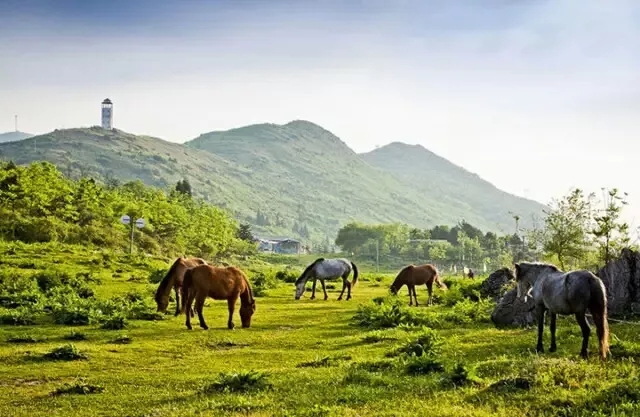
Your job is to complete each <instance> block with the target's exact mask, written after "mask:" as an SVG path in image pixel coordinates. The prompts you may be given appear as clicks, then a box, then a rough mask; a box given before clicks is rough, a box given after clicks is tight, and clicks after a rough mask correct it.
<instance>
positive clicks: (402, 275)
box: [392, 264, 415, 285]
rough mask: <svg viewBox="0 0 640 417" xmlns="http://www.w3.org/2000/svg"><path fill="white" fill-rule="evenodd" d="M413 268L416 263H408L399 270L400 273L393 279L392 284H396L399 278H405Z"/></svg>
mask: <svg viewBox="0 0 640 417" xmlns="http://www.w3.org/2000/svg"><path fill="white" fill-rule="evenodd" d="M413 268H415V265H414V264H411V265H407V266H405V267H404V268H402V269H401V270H400V272H398V275H396V278H395V279H394V280H393V283H392V285H393V284H395V283H396V282H397V281H398V280H399V279H401V278H403V277H404V276H405V275H406V274H407V273H408V272H409V270H410V269H413Z"/></svg>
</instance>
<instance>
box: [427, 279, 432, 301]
mask: <svg viewBox="0 0 640 417" xmlns="http://www.w3.org/2000/svg"><path fill="white" fill-rule="evenodd" d="M427 291H429V299H428V300H427V305H428V306H432V305H433V282H427Z"/></svg>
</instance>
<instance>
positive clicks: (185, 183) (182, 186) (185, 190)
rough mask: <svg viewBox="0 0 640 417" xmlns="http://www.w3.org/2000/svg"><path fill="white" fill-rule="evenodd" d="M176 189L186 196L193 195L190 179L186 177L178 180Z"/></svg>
mask: <svg viewBox="0 0 640 417" xmlns="http://www.w3.org/2000/svg"><path fill="white" fill-rule="evenodd" d="M176 191H177V192H179V193H180V194H182V195H184V196H188V197H191V196H192V194H191V184H190V183H189V180H187V179H186V178H184V179H183V180H182V181H178V183H177V184H176Z"/></svg>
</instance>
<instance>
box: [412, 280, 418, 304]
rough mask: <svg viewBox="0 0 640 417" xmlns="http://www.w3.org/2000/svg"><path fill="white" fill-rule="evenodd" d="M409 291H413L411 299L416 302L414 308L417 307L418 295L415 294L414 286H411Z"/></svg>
mask: <svg viewBox="0 0 640 417" xmlns="http://www.w3.org/2000/svg"><path fill="white" fill-rule="evenodd" d="M411 290H412V291H413V299H414V300H416V307H418V293H417V292H416V286H415V285H412V286H411Z"/></svg>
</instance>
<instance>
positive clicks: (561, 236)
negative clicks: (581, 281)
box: [544, 188, 594, 269]
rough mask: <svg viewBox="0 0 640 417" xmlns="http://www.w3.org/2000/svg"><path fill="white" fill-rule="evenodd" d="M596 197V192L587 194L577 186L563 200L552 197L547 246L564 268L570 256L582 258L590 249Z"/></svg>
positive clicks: (546, 220)
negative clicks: (592, 217) (592, 208)
mask: <svg viewBox="0 0 640 417" xmlns="http://www.w3.org/2000/svg"><path fill="white" fill-rule="evenodd" d="M593 198H594V194H589V195H588V196H585V195H584V193H583V191H582V190H581V189H579V188H575V189H573V190H571V191H570V192H569V194H567V195H566V196H565V197H563V198H562V199H561V200H553V201H552V202H551V209H550V210H548V211H545V214H546V215H547V217H546V219H545V229H546V230H545V232H546V233H545V239H544V250H545V252H547V253H548V254H551V255H555V256H556V257H557V258H558V262H559V264H560V267H561V268H562V269H565V266H566V265H567V262H568V261H569V260H571V259H573V260H574V261H576V260H579V259H582V258H583V257H584V255H585V254H586V253H587V251H588V249H589V241H588V238H589V232H590V230H591V227H590V226H591V214H592V212H591V207H592V201H593Z"/></svg>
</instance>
